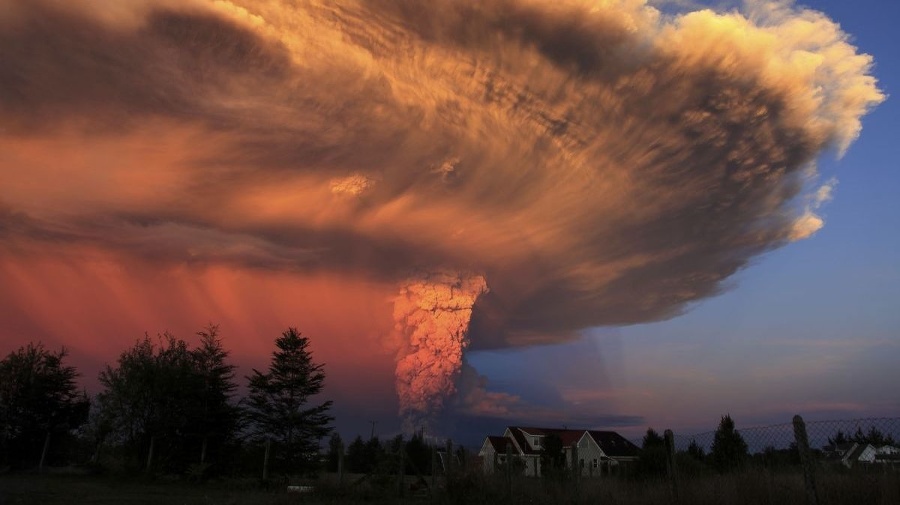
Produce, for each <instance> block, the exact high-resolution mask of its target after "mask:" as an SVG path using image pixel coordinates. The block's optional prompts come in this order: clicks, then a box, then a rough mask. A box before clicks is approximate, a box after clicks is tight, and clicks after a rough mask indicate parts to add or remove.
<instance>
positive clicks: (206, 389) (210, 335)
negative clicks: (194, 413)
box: [193, 325, 240, 465]
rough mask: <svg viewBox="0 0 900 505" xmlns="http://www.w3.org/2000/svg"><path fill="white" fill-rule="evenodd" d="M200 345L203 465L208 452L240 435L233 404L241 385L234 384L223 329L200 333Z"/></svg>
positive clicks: (196, 360)
mask: <svg viewBox="0 0 900 505" xmlns="http://www.w3.org/2000/svg"><path fill="white" fill-rule="evenodd" d="M197 336H199V337H200V344H199V345H198V347H197V348H196V349H194V351H193V356H194V364H195V367H196V373H197V374H198V375H199V376H200V379H201V388H202V389H201V390H200V397H199V398H198V400H199V407H200V409H199V412H198V418H197V420H196V427H195V428H194V431H196V432H197V433H198V434H199V435H200V437H201V440H202V444H201V448H200V464H201V465H204V464H206V463H207V461H208V452H209V450H210V445H211V444H212V446H213V450H215V449H221V446H222V445H223V444H224V443H226V442H228V441H229V440H230V439H231V438H233V436H234V434H235V433H236V432H237V429H238V423H239V419H240V410H239V409H238V407H236V406H235V405H234V403H233V402H232V396H233V395H234V391H235V389H237V384H235V382H234V369H235V368H236V367H235V366H234V365H232V364H230V363H228V361H227V360H228V354H229V353H228V351H226V350H225V348H224V347H223V345H222V341H221V340H220V339H219V327H218V326H216V325H209V326H208V327H207V328H205V329H204V330H203V331H200V332H198V333H197Z"/></svg>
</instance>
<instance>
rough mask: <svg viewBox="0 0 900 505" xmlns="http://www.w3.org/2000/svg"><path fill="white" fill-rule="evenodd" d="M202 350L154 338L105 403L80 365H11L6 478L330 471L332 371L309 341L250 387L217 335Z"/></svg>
mask: <svg viewBox="0 0 900 505" xmlns="http://www.w3.org/2000/svg"><path fill="white" fill-rule="evenodd" d="M197 337H199V343H198V344H197V345H196V346H194V347H192V346H190V345H189V344H188V343H187V342H186V341H184V340H182V339H179V338H176V337H175V336H173V335H171V334H169V333H164V334H162V335H160V336H158V337H157V338H156V339H152V338H150V336H149V335H145V336H144V338H143V339H139V340H138V341H137V342H136V343H135V344H134V345H133V346H132V347H130V348H128V349H127V350H125V351H124V352H122V353H121V355H120V356H119V357H118V359H117V360H116V362H115V364H113V365H107V366H106V367H105V368H104V369H103V370H102V371H101V372H100V375H99V382H100V385H101V387H102V390H101V391H100V393H98V394H97V395H95V396H93V397H89V396H88V395H87V393H86V392H83V391H79V390H78V387H77V384H76V378H77V377H78V372H77V370H76V368H75V367H74V366H71V365H68V364H66V363H65V359H66V357H67V356H68V353H67V351H66V349H65V348H63V349H61V350H59V351H52V350H49V349H46V348H45V347H44V346H43V345H42V344H40V343H38V344H34V343H30V344H28V345H26V346H23V347H21V348H19V349H18V350H16V351H13V352H11V353H10V354H9V355H7V356H6V357H5V358H4V359H3V360H2V361H0V469H3V468H11V469H26V468H35V467H38V468H42V467H44V466H45V465H64V464H71V463H83V462H86V461H87V462H88V463H89V464H91V465H93V466H95V467H97V468H98V469H103V468H109V467H113V468H114V469H117V470H122V471H130V472H139V471H144V472H166V473H176V474H185V473H187V474H188V475H193V476H196V477H199V478H202V477H205V476H208V475H210V474H223V473H246V472H247V471H249V470H250V468H248V462H249V461H257V462H259V463H257V464H256V465H251V466H255V467H256V468H259V466H260V464H262V465H265V466H266V467H267V469H268V468H271V471H272V472H273V473H274V472H281V473H291V474H297V473H304V472H308V471H311V470H313V469H314V468H316V467H317V465H318V464H319V456H318V455H319V441H320V440H321V439H322V438H323V437H326V436H328V435H329V434H330V433H331V432H332V428H331V426H330V424H331V422H332V421H333V417H332V416H331V415H330V414H329V412H330V408H331V406H332V402H331V401H324V402H321V403H316V402H315V401H314V399H315V398H314V397H316V396H317V395H318V394H319V393H321V391H322V389H323V387H324V381H325V371H324V365H323V364H320V363H316V362H315V361H314V360H313V358H312V354H311V351H310V349H309V339H308V338H307V337H304V336H301V334H300V332H298V331H297V329H296V328H288V329H287V330H286V331H284V332H283V333H282V335H281V336H280V337H278V338H277V339H275V350H274V352H273V353H272V356H271V360H270V363H269V367H268V369H267V370H265V371H259V370H255V369H254V370H252V373H251V374H250V375H249V376H247V377H245V380H246V381H247V382H246V384H247V395H246V397H245V398H242V399H238V398H236V390H237V388H238V383H237V380H236V377H235V370H236V366H235V365H233V364H232V363H231V362H230V360H229V356H230V352H229V351H228V350H226V349H225V347H224V345H223V342H222V340H221V338H220V337H219V330H218V327H217V326H215V325H210V326H208V327H207V328H204V329H203V330H202V331H200V332H198V333H197Z"/></svg>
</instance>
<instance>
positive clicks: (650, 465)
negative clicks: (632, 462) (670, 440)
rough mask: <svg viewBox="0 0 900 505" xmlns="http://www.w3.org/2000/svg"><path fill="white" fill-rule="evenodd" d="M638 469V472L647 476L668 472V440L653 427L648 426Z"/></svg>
mask: <svg viewBox="0 0 900 505" xmlns="http://www.w3.org/2000/svg"><path fill="white" fill-rule="evenodd" d="M637 469H638V473H640V474H641V475H645V476H659V475H663V474H665V473H666V441H665V439H664V438H663V437H662V435H660V434H659V433H658V432H657V431H656V430H654V429H653V428H647V433H646V434H645V435H644V438H643V440H642V443H641V456H640V459H639V460H638V465H637Z"/></svg>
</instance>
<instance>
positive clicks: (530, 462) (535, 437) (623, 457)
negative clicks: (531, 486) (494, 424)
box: [478, 426, 639, 476]
mask: <svg viewBox="0 0 900 505" xmlns="http://www.w3.org/2000/svg"><path fill="white" fill-rule="evenodd" d="M548 436H556V437H559V439H560V441H561V442H562V448H563V454H564V456H565V460H566V467H567V468H571V467H572V459H573V456H572V455H573V452H575V453H577V459H578V463H577V464H578V465H579V467H580V468H581V474H582V475H584V476H595V475H596V476H600V475H602V474H604V473H606V474H609V473H612V472H613V471H616V470H617V469H619V468H621V467H622V465H625V464H629V463H632V462H634V461H636V460H637V458H638V453H639V449H638V447H637V446H636V445H634V444H633V443H631V442H629V441H628V440H626V439H625V438H624V437H622V435H619V434H618V433H616V432H614V431H598V430H570V429H554V428H533V427H520V426H509V427H507V428H506V430H505V431H504V432H503V436H499V437H498V436H488V437H486V438H485V440H484V443H483V444H482V446H481V450H480V451H479V452H478V455H479V456H480V457H481V460H482V462H483V464H484V471H485V473H492V472H494V470H495V469H496V468H497V467H498V466H500V465H506V464H507V463H508V462H507V461H506V458H507V456H508V457H509V458H511V459H512V461H511V462H509V463H510V464H514V465H516V464H518V465H522V471H523V472H524V474H525V475H531V476H540V475H541V449H542V448H543V446H544V440H545V439H546V438H547V437H548Z"/></svg>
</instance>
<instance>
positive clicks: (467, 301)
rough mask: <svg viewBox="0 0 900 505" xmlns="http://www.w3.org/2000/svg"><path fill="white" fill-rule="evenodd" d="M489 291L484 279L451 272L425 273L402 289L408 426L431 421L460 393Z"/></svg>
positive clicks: (400, 382)
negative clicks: (474, 321)
mask: <svg viewBox="0 0 900 505" xmlns="http://www.w3.org/2000/svg"><path fill="white" fill-rule="evenodd" d="M487 290H488V287H487V283H486V282H485V280H484V277H482V276H480V275H476V274H466V273H449V272H438V273H431V274H426V275H422V276H419V277H416V278H413V279H410V280H409V281H408V282H407V283H406V284H405V285H404V286H403V287H402V288H401V290H400V295H399V296H397V298H396V299H395V300H394V321H395V330H396V332H397V335H398V336H399V337H400V339H401V344H400V345H401V351H400V354H399V359H398V361H397V394H398V395H399V396H400V414H401V416H403V418H404V424H405V426H404V428H408V429H416V428H418V427H420V426H421V424H422V423H426V422H428V420H429V418H430V416H431V415H433V414H435V413H437V411H439V410H440V409H441V407H442V406H443V404H444V399H445V398H447V397H448V396H449V395H451V394H453V393H454V392H455V391H456V386H455V381H456V378H457V376H458V375H459V372H460V369H461V367H462V364H463V351H464V350H465V348H466V347H467V346H468V345H469V341H468V338H467V333H468V330H469V321H470V320H471V318H472V307H473V306H474V305H475V302H476V301H477V300H478V297H479V296H481V295H482V294H484V293H486V292H487Z"/></svg>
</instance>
